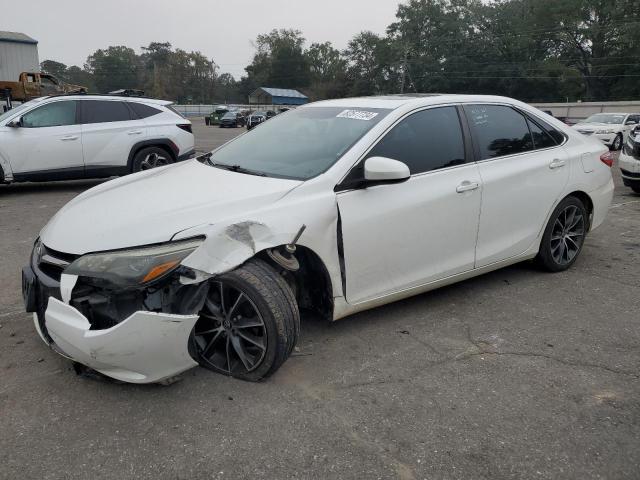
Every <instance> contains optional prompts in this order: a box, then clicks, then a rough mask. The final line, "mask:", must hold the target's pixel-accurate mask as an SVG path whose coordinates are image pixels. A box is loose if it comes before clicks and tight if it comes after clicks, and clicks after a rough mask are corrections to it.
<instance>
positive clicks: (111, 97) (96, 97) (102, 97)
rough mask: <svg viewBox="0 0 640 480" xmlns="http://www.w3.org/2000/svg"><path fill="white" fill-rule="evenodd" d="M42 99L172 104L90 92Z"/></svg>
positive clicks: (170, 103) (150, 99)
mask: <svg viewBox="0 0 640 480" xmlns="http://www.w3.org/2000/svg"><path fill="white" fill-rule="evenodd" d="M42 98H43V99H53V98H65V99H69V100H119V101H127V102H136V103H148V104H153V105H172V104H173V102H171V101H169V100H160V99H157V98H145V97H129V96H126V95H124V96H123V95H92V94H90V93H80V94H77V95H74V94H65V95H51V96H49V97H42Z"/></svg>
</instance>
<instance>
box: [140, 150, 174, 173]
mask: <svg viewBox="0 0 640 480" xmlns="http://www.w3.org/2000/svg"><path fill="white" fill-rule="evenodd" d="M170 163H173V158H172V157H171V155H169V154H168V153H167V151H166V150H164V149H162V148H160V147H147V148H143V149H142V150H140V151H139V152H138V153H136V156H135V157H134V159H133V166H132V170H133V171H134V172H141V171H142V170H149V169H151V168H156V167H162V166H164V165H169V164H170Z"/></svg>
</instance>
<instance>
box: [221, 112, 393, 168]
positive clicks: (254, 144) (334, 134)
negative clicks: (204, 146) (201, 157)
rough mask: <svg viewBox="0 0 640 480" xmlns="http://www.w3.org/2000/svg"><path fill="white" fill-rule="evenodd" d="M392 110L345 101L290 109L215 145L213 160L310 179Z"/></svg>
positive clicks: (331, 163)
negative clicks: (351, 105) (342, 104)
mask: <svg viewBox="0 0 640 480" xmlns="http://www.w3.org/2000/svg"><path fill="white" fill-rule="evenodd" d="M389 111H390V110H388V109H381V108H367V109H355V108H354V109H350V108H345V107H307V108H299V109H296V110H291V111H289V112H286V113H283V114H282V115H278V116H276V117H274V118H273V119H271V120H269V121H268V122H266V123H264V124H262V126H261V127H260V128H256V129H255V130H251V131H250V132H248V133H245V134H244V135H242V136H240V137H238V138H237V139H236V140H233V141H232V142H230V143H227V144H226V145H223V146H222V147H220V148H219V149H218V150H215V151H214V152H213V154H212V156H211V159H210V161H211V162H213V163H218V164H223V165H235V166H237V167H239V168H241V169H245V170H248V171H253V172H257V173H260V174H263V175H266V176H269V177H280V178H292V179H296V180H307V179H309V178H312V177H315V176H316V175H319V174H321V173H322V172H324V171H325V170H327V169H328V168H329V167H331V166H332V165H333V164H334V163H336V162H337V161H338V159H339V158H340V157H341V156H342V155H344V154H345V153H346V152H347V150H349V148H351V147H352V146H353V144H355V143H356V142H357V141H358V140H359V139H360V138H361V137H362V136H363V135H364V134H365V133H367V132H368V131H369V130H371V128H372V127H373V126H374V125H375V124H377V123H378V122H379V121H380V120H381V119H382V118H384V117H385V116H386V115H387V113H389Z"/></svg>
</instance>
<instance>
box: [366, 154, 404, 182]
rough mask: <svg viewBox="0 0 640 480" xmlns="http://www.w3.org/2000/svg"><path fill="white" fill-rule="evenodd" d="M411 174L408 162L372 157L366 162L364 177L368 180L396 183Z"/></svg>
mask: <svg viewBox="0 0 640 480" xmlns="http://www.w3.org/2000/svg"><path fill="white" fill-rule="evenodd" d="M410 176H411V172H410V171H409V167H407V165H406V164H404V163H402V162H400V161H398V160H393V159H391V158H386V157H371V158H367V160H366V161H365V162H364V178H365V180H366V181H367V182H373V183H378V182H384V183H387V182H388V183H394V182H402V181H403V180H407V179H408V178H409V177H410Z"/></svg>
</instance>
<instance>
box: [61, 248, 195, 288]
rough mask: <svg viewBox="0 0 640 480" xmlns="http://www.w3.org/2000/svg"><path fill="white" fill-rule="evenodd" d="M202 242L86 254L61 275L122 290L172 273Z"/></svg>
mask: <svg viewBox="0 0 640 480" xmlns="http://www.w3.org/2000/svg"><path fill="white" fill-rule="evenodd" d="M203 240H204V239H202V238H198V239H191V240H185V241H179V242H171V243H166V244H163V245H155V246H150V247H141V248H132V249H128V250H113V251H110V252H101V253H89V254H87V255H83V256H82V257H80V258H78V259H77V260H76V261H74V262H73V263H72V264H71V265H69V266H68V267H67V268H66V269H65V271H64V273H66V274H69V275H77V276H79V277H90V278H99V279H103V280H106V281H108V282H110V283H112V284H115V285H118V286H122V287H126V286H136V285H144V284H147V283H150V282H153V281H155V280H158V279H160V278H162V277H164V276H165V275H167V274H168V273H170V272H171V271H173V270H175V269H176V268H177V267H178V266H179V265H180V262H181V261H182V260H184V259H185V258H186V257H187V256H188V255H189V254H191V252H193V251H194V250H195V249H196V248H198V247H199V246H200V245H201V244H202V242H203Z"/></svg>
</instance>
